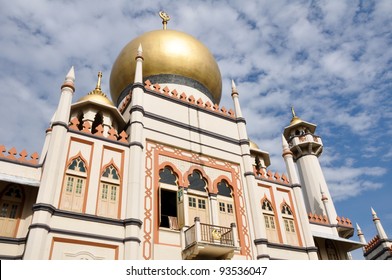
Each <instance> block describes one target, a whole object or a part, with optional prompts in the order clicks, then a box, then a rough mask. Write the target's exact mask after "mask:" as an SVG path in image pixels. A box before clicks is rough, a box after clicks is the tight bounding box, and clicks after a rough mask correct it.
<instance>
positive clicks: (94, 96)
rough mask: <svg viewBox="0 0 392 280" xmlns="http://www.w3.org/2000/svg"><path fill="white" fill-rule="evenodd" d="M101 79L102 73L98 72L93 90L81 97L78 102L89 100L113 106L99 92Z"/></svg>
mask: <svg viewBox="0 0 392 280" xmlns="http://www.w3.org/2000/svg"><path fill="white" fill-rule="evenodd" d="M101 78H102V72H98V81H97V85H96V86H95V89H94V90H92V91H90V92H89V93H88V94H87V95H85V96H83V97H81V98H80V99H79V100H78V102H80V101H84V100H91V101H94V102H98V103H102V104H105V105H110V106H114V104H113V102H112V101H110V100H109V98H108V97H107V96H106V94H105V93H104V92H103V91H102V90H101Z"/></svg>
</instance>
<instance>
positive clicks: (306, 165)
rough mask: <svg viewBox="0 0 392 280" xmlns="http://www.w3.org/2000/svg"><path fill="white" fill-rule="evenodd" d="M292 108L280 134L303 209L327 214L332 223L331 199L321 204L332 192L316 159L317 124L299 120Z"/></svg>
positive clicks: (318, 150) (318, 148)
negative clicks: (294, 170) (298, 185)
mask: <svg viewBox="0 0 392 280" xmlns="http://www.w3.org/2000/svg"><path fill="white" fill-rule="evenodd" d="M291 111H292V115H293V117H292V119H291V122H290V125H289V126H287V127H286V128H285V129H284V132H283V136H284V138H285V140H286V141H287V143H288V145H289V150H290V152H291V153H292V157H293V160H294V162H295V163H296V165H297V168H298V173H299V179H300V183H301V186H302V190H303V193H304V200H305V205H306V210H307V212H308V213H312V214H317V215H327V214H328V218H329V220H330V223H331V224H334V223H336V217H337V214H336V210H335V206H334V205H333V203H332V201H329V202H328V203H324V202H326V201H325V200H326V198H330V197H331V195H330V193H329V190H328V186H327V183H326V181H325V178H324V174H323V171H322V169H321V166H320V162H319V160H318V157H319V156H320V155H321V153H322V151H323V143H322V141H321V138H320V137H319V136H317V135H316V134H315V131H316V125H315V124H312V123H309V122H306V121H303V120H302V119H300V118H299V117H298V116H297V115H296V114H295V111H294V108H292V109H291ZM326 208H328V209H326Z"/></svg>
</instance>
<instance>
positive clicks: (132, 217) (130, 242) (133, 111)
mask: <svg viewBox="0 0 392 280" xmlns="http://www.w3.org/2000/svg"><path fill="white" fill-rule="evenodd" d="M135 60H136V69H135V79H134V87H133V89H132V100H131V105H130V108H128V111H127V112H126V113H125V115H124V117H125V118H126V119H129V121H130V126H129V128H128V131H127V133H128V135H129V138H128V141H129V146H130V148H129V149H130V156H129V166H130V168H129V171H128V172H129V174H128V178H129V180H128V182H127V186H128V197H127V200H128V201H133V202H132V203H129V204H128V206H127V209H126V220H127V221H129V222H127V224H126V237H125V240H126V242H125V258H126V259H139V258H140V256H141V255H140V254H141V252H140V250H139V249H140V246H139V244H138V243H137V242H135V240H134V237H135V236H139V237H140V226H141V219H142V216H143V215H142V209H141V201H143V193H142V192H141V191H140V186H142V185H143V178H142V174H143V171H142V166H143V160H144V158H143V149H144V143H145V140H144V137H143V127H144V125H143V119H144V107H143V102H144V101H143V100H144V98H143V96H144V86H143V61H144V58H143V49H142V46H141V45H139V47H138V50H137V54H136V57H135ZM137 225H139V227H138V226H137Z"/></svg>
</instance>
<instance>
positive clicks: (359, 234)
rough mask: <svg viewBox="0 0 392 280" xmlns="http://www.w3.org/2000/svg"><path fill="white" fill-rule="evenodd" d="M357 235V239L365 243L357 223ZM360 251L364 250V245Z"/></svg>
mask: <svg viewBox="0 0 392 280" xmlns="http://www.w3.org/2000/svg"><path fill="white" fill-rule="evenodd" d="M357 235H358V238H359V241H360V242H361V243H362V244H364V245H366V244H367V242H366V239H365V236H364V235H363V233H362V230H361V228H360V227H359V225H358V224H357ZM362 251H363V252H365V247H362Z"/></svg>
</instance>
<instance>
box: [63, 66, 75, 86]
mask: <svg viewBox="0 0 392 280" xmlns="http://www.w3.org/2000/svg"><path fill="white" fill-rule="evenodd" d="M65 81H66V82H72V83H73V82H74V81H75V69H74V67H73V66H72V67H71V69H70V70H69V71H68V74H67V76H65Z"/></svg>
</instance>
